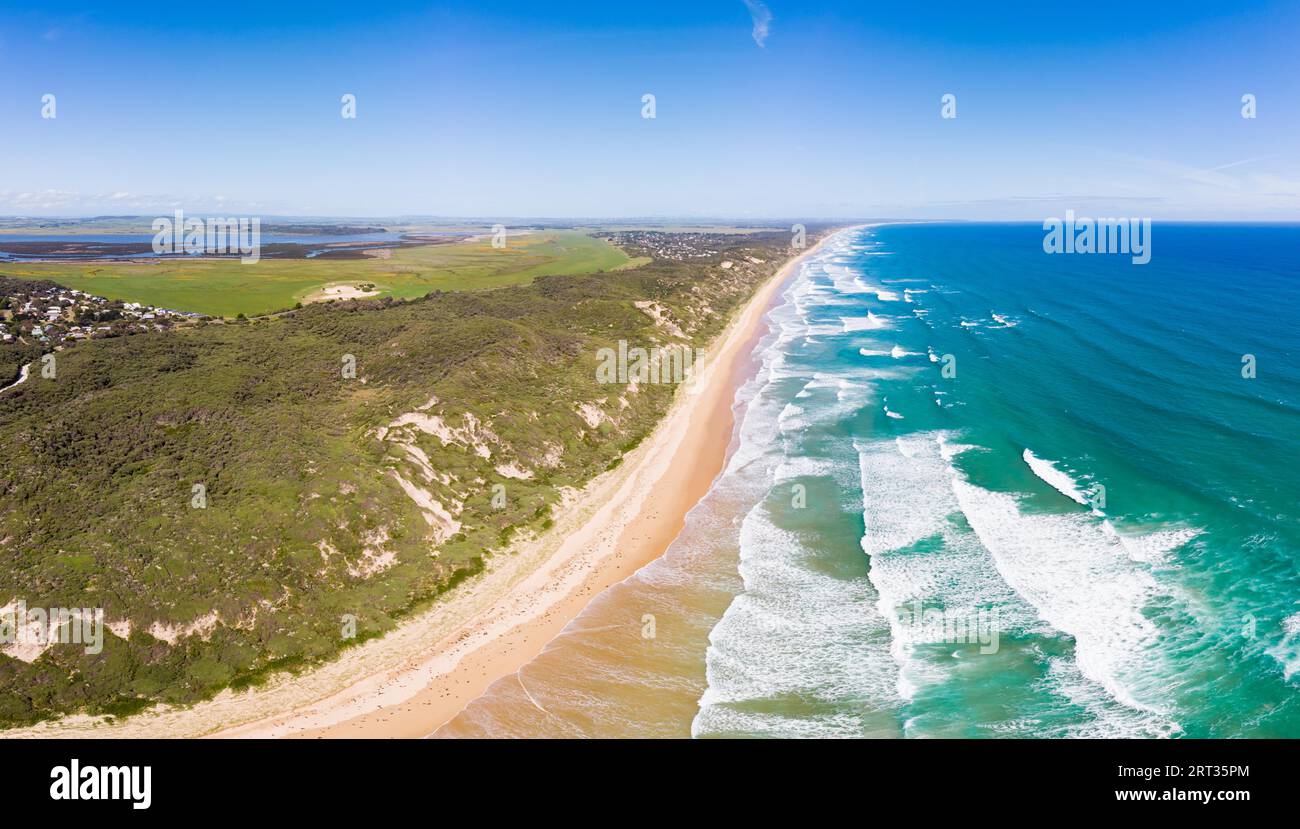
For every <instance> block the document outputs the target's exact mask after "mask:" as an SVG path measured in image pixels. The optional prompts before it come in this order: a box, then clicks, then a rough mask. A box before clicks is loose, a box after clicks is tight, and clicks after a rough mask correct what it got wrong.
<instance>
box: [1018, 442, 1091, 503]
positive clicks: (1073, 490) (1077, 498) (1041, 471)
mask: <svg viewBox="0 0 1300 829" xmlns="http://www.w3.org/2000/svg"><path fill="white" fill-rule="evenodd" d="M1021 457H1023V458H1024V460H1025V463H1027V464H1029V468H1030V469H1032V470H1033V471H1034V474H1035V475H1037V476H1038V477H1039V478H1042V479H1043V480H1044V481H1046V482H1047V484H1048V485H1049V486H1051V487H1052V489H1055V490H1056V491H1057V492H1059V493H1061V494H1062V495H1064V496H1065V497H1066V498H1069V499H1070V500H1071V501H1074V502H1075V503H1076V504H1080V505H1082V506H1085V507H1086V506H1088V499H1087V497H1086V496H1085V495H1084V494H1083V493H1082V492H1080V491H1079V486H1078V484H1077V483H1075V480H1074V479H1073V478H1071V477H1070V476H1069V475H1068V474H1067V473H1065V472H1062V471H1061V470H1059V469H1057V468H1056V464H1055V463H1053V462H1052V461H1048V460H1043V459H1042V458H1040V457H1038V456H1037V455H1035V454H1034V453H1033V452H1031V451H1029V450H1028V449H1026V450H1025V452H1024V454H1023V455H1022V456H1021Z"/></svg>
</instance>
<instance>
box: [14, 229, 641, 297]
mask: <svg viewBox="0 0 1300 829" xmlns="http://www.w3.org/2000/svg"><path fill="white" fill-rule="evenodd" d="M628 264H629V259H628V257H627V255H626V254H624V253H623V252H622V251H620V250H619V249H618V248H616V247H613V246H612V245H610V244H609V243H607V242H605V241H603V240H601V239H596V238H593V237H591V236H588V235H586V234H585V233H581V232H578V231H571V230H547V231H539V232H537V233H533V234H529V235H525V236H518V237H510V239H509V242H508V244H507V245H506V247H505V248H493V247H492V245H491V243H490V242H489V241H488V240H487V239H480V240H476V241H466V242H459V243H456V244H446V245H424V246H417V247H407V248H400V249H397V250H394V251H392V254H391V256H390V257H389V258H374V257H366V258H361V259H319V258H318V259H262V260H261V261H259V262H256V263H253V264H248V265H243V264H240V262H239V260H238V259H188V258H184V257H181V258H178V259H176V260H174V261H167V262H157V261H152V262H104V261H96V262H24V263H12V264H6V265H5V268H4V272H5V273H6V274H7V275H10V276H16V277H22V278H30V279H48V280H52V281H54V282H57V283H59V284H60V285H64V286H67V287H69V288H75V289H77V290H79V291H86V292H87V293H91V294H95V295H97V296H102V297H106V298H108V299H120V300H125V301H128V302H141V303H144V304H146V305H153V306H155V307H158V308H170V309H172V310H174V311H192V312H194V313H199V314H210V315H213V316H225V317H234V316H236V315H237V314H244V315H246V316H255V315H258V314H266V313H270V312H272V311H280V310H283V309H285V308H290V307H292V306H293V305H294V304H295V303H297V302H299V301H301V300H303V299H304V298H305V297H307V296H309V295H310V294H313V293H314V292H315V291H316V290H317V289H318V288H320V287H321V286H322V285H328V284H338V283H348V282H351V283H356V284H358V285H360V284H362V283H370V284H372V285H374V286H375V288H376V289H377V290H378V291H379V292H380V295H381V296H392V297H403V298H410V297H418V296H423V295H425V294H427V293H429V292H430V291H434V290H442V291H467V290H482V289H487V288H500V287H503V286H506V285H519V284H525V283H528V282H531V281H532V280H533V279H535V278H536V277H538V276H541V275H543V274H547V275H556V274H578V273H596V272H598V271H610V270H615V269H617V268H621V267H624V266H626V265H628Z"/></svg>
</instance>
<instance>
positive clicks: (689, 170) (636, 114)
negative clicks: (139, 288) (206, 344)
mask: <svg viewBox="0 0 1300 829" xmlns="http://www.w3.org/2000/svg"><path fill="white" fill-rule="evenodd" d="M979 5H983V4H975V3H970V2H954V3H946V2H945V3H920V2H900V3H863V2H857V3H850V2H845V3H840V2H827V3H816V4H814V3H807V2H804V3H793V2H782V0H764V2H763V3H759V2H758V0H751V2H749V3H746V2H745V0H695V2H681V3H678V2H670V1H668V0H664V1H663V2H655V3H639V4H622V3H609V2H602V3H554V4H541V3H511V2H493V3H481V2H480V3H432V4H430V3H424V4H405V3H400V2H385V3H371V4H359V3H356V2H355V0H354V1H353V2H349V3H343V4H333V3H329V2H322V3H310V4H302V5H301V6H298V7H296V8H295V7H294V6H293V5H292V4H279V7H278V8H271V6H272V4H269V3H267V4H242V3H217V4H200V5H199V6H196V7H194V8H191V7H189V6H185V5H182V6H176V7H174V8H173V9H172V10H171V11H166V12H164V11H162V10H161V7H158V6H156V5H149V4H142V3H138V2H137V3H130V4H127V3H121V4H118V3H113V2H99V3H93V4H91V3H75V2H74V3H55V2H47V3H43V4H42V5H41V8H39V9H37V8H34V7H22V6H14V5H10V4H8V3H2V2H0V74H2V75H3V77H4V79H5V82H4V83H3V84H0V213H4V214H23V215H86V214H100V213H114V214H123V213H144V214H151V213H156V212H163V211H170V210H171V209H173V208H176V207H181V208H184V209H186V210H189V211H191V212H229V213H234V212H242V213H261V214H280V215H342V216H389V215H399V214H418V215H439V216H475V217H491V216H499V217H512V216H550V217H575V216H576V217H631V216H687V217H733V218H746V217H749V218H785V217H803V218H815V217H827V218H831V217H868V216H870V217H879V216H887V217H914V218H971V219H1034V220H1041V219H1042V218H1044V217H1046V216H1050V215H1060V214H1061V213H1063V211H1064V210H1065V209H1067V208H1073V209H1075V210H1076V211H1077V212H1079V213H1081V214H1086V213H1093V214H1094V215H1095V214H1105V215H1132V216H1152V217H1155V218H1179V219H1200V218H1221V219H1282V220H1296V219H1300V153H1298V152H1297V149H1296V147H1297V146H1300V141H1298V140H1297V136H1300V89H1298V88H1297V87H1298V86H1300V47H1298V46H1297V43H1298V42H1300V40H1298V36H1300V4H1296V3H1294V2H1291V3H1233V4H1222V5H1223V6H1224V7H1225V8H1217V9H1215V8H1209V7H1208V4H1207V7H1206V8H1200V7H1198V4H1196V3H1190V2H1189V3H1173V2H1170V3H1164V2H1148V3H1136V2H1131V1H1130V2H1112V0H1101V2H1093V3H1086V4H1064V3H1041V2H1039V3H1021V2H1007V3H998V4H989V5H997V6H998V7H999V8H998V9H996V10H991V9H987V8H985V9H981V8H977V6H979ZM1229 5H1231V6H1232V7H1233V8H1226V7H1227V6H1229ZM1139 6H1141V8H1138V7H1139ZM169 8H171V7H169ZM764 9H766V12H764V11H763V10H764ZM769 16H770V22H768V23H767V24H766V27H765V28H766V35H765V36H763V35H762V33H761V32H759V31H758V30H757V29H756V20H757V21H758V23H759V24H760V27H759V28H762V26H761V24H762V22H763V21H764V20H766V19H767V18H768V17H769ZM760 41H761V44H760ZM46 93H52V94H54V95H55V96H56V107H57V109H56V117H55V118H54V119H44V118H42V117H41V96H42V95H44V94H46ZM344 93H352V94H355V95H356V96H357V117H356V119H355V120H345V119H343V118H341V117H340V97H341V96H342V95H343V94H344ZM646 93H651V94H653V95H655V96H656V117H655V118H654V119H652V120H651V119H644V118H642V117H641V110H642V103H641V98H642V95H644V94H646ZM945 93H952V94H954V95H955V96H956V99H957V117H956V118H955V119H951V120H945V119H942V118H941V117H940V99H941V96H942V95H944V94H945ZM1246 93H1250V94H1253V95H1255V96H1256V100H1257V107H1258V115H1257V117H1256V118H1254V119H1244V118H1242V117H1241V108H1242V104H1241V97H1242V95H1243V94H1246Z"/></svg>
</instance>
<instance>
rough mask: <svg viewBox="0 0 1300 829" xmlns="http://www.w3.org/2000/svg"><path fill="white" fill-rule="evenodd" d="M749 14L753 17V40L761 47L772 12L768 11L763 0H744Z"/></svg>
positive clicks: (765, 39) (764, 40) (769, 24)
mask: <svg viewBox="0 0 1300 829" xmlns="http://www.w3.org/2000/svg"><path fill="white" fill-rule="evenodd" d="M745 5H746V6H747V7H748V8H749V16H750V17H752V18H753V19H754V42H755V43H757V44H758V45H759V47H760V48H761V47H762V46H763V44H764V43H766V42H767V33H768V29H769V28H770V27H771V25H772V12H770V11H768V8H767V6H766V5H764V4H763V0H745Z"/></svg>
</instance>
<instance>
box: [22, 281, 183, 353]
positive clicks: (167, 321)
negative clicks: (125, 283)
mask: <svg viewBox="0 0 1300 829" xmlns="http://www.w3.org/2000/svg"><path fill="white" fill-rule="evenodd" d="M198 316H199V315H197V314H190V313H185V312H181V311H170V310H168V309H166V308H154V307H152V306H149V305H142V304H140V303H138V302H121V301H120V300H108V299H105V298H103V297H100V296H94V295H93V294H88V293H86V292H85V291H77V290H73V289H71V288H64V287H62V286H58V285H51V284H50V283H48V282H25V281H23V280H17V279H3V281H2V282H0V343H6V344H18V345H40V346H45V347H48V348H57V347H60V346H65V345H72V344H74V343H76V341H77V340H88V339H96V338H103V337H117V336H123V335H126V334H134V333H138V332H143V331H162V330H166V329H168V328H171V327H173V326H175V325H177V324H178V323H181V322H184V321H186V320H187V319H193V318H196V317H198Z"/></svg>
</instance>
